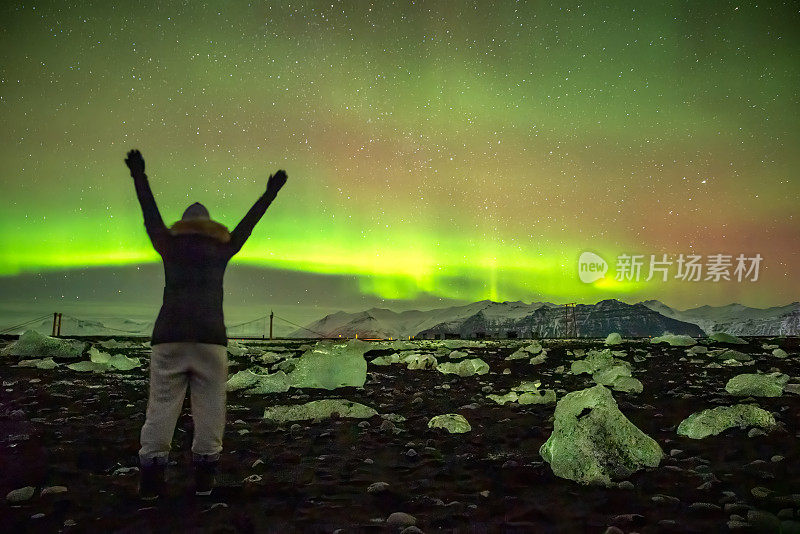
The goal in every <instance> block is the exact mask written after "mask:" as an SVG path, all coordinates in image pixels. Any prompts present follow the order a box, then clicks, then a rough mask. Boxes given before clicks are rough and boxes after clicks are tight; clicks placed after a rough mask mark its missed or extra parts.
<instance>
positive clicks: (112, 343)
mask: <svg viewBox="0 0 800 534" xmlns="http://www.w3.org/2000/svg"><path fill="white" fill-rule="evenodd" d="M97 344H98V345H100V346H101V347H103V348H104V349H129V348H132V347H138V346H139V344H138V343H134V342H132V341H117V340H116V339H113V338H112V339H107V340H105V341H98V343H97Z"/></svg>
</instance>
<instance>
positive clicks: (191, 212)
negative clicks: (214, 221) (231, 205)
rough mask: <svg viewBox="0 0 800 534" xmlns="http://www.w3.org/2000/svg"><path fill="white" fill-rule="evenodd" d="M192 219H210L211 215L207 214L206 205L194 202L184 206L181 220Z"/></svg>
mask: <svg viewBox="0 0 800 534" xmlns="http://www.w3.org/2000/svg"><path fill="white" fill-rule="evenodd" d="M194 219H204V220H206V221H207V220H209V219H211V216H210V215H209V213H208V210H207V209H206V207H205V206H203V205H202V204H200V203H199V202H195V203H194V204H192V205H191V206H189V207H188V208H186V211H184V212H183V217H181V220H182V221H188V220H194Z"/></svg>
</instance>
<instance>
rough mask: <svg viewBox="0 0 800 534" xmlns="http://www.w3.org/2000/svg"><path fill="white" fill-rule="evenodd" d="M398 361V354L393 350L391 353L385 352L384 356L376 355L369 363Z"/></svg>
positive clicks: (386, 363) (384, 363)
mask: <svg viewBox="0 0 800 534" xmlns="http://www.w3.org/2000/svg"><path fill="white" fill-rule="evenodd" d="M399 361H400V356H399V355H398V354H397V353H396V352H394V353H392V354H387V355H386V356H378V357H377V358H375V359H374V360H372V361H371V362H369V363H371V364H372V365H391V364H393V363H397V362H399Z"/></svg>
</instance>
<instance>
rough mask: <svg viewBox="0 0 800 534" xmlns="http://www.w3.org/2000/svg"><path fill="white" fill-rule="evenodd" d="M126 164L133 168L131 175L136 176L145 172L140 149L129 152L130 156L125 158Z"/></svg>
mask: <svg viewBox="0 0 800 534" xmlns="http://www.w3.org/2000/svg"><path fill="white" fill-rule="evenodd" d="M125 165H127V166H128V168H129V169H130V170H131V176H134V177H135V176H141V175H142V174H144V158H143V157H142V153H141V152H139V151H138V150H131V151H130V152H128V157H127V158H125Z"/></svg>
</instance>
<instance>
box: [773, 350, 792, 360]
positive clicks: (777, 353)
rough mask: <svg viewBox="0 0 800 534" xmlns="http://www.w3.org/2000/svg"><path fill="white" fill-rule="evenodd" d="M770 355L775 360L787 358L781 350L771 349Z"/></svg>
mask: <svg viewBox="0 0 800 534" xmlns="http://www.w3.org/2000/svg"><path fill="white" fill-rule="evenodd" d="M772 355H773V356H775V357H776V358H786V357H787V356H789V355H788V354H786V351H785V350H783V349H773V350H772Z"/></svg>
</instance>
